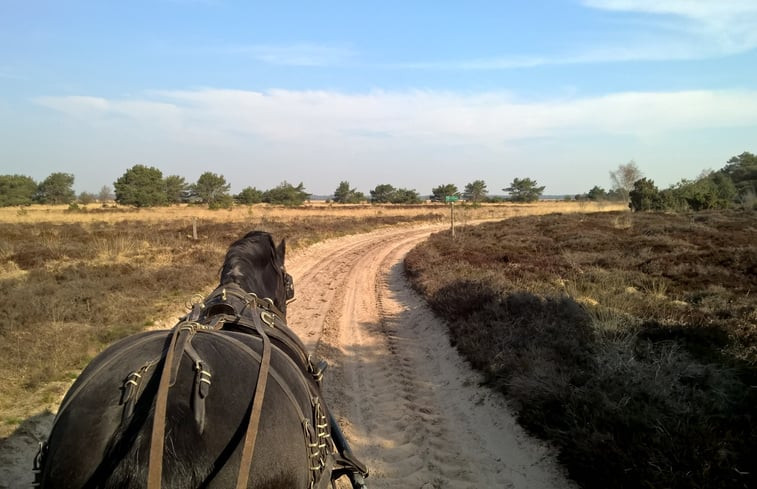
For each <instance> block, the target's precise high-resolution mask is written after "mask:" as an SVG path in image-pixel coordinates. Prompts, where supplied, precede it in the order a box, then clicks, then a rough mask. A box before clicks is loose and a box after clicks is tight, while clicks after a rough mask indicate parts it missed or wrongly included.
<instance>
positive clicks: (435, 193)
mask: <svg viewBox="0 0 757 489" xmlns="http://www.w3.org/2000/svg"><path fill="white" fill-rule="evenodd" d="M453 195H457V196H458V197H459V196H460V192H459V191H458V190H457V185H454V184H451V183H448V184H446V185H439V186H438V187H435V188H432V189H431V200H432V201H434V202H444V201H445V198H446V197H447V196H450V197H451V196H453Z"/></svg>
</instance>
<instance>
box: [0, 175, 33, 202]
mask: <svg viewBox="0 0 757 489" xmlns="http://www.w3.org/2000/svg"><path fill="white" fill-rule="evenodd" d="M36 193H37V183H36V182H35V181H34V180H33V179H32V177H27V176H26V175H0V207H7V206H11V205H29V204H31V203H32V202H33V201H34V196H35V195H36Z"/></svg>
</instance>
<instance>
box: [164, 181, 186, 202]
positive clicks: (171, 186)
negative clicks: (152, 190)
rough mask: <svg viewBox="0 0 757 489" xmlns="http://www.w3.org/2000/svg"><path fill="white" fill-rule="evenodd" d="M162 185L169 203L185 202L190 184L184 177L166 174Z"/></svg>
mask: <svg viewBox="0 0 757 489" xmlns="http://www.w3.org/2000/svg"><path fill="white" fill-rule="evenodd" d="M163 187H164V188H165V191H166V202H168V203H169V204H178V203H180V202H186V201H187V200H189V197H190V196H191V192H192V186H191V185H190V184H188V183H187V181H186V180H185V179H184V177H180V176H178V175H168V176H167V177H166V178H164V179H163Z"/></svg>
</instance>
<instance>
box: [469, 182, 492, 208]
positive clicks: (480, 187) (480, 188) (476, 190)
mask: <svg viewBox="0 0 757 489" xmlns="http://www.w3.org/2000/svg"><path fill="white" fill-rule="evenodd" d="M487 193H489V191H488V190H486V183H485V182H484V181H483V180H474V181H472V182H470V183H468V184H466V185H465V191H464V192H463V197H465V200H468V201H470V202H473V203H479V202H483V201H484V200H485V199H486V194H487Z"/></svg>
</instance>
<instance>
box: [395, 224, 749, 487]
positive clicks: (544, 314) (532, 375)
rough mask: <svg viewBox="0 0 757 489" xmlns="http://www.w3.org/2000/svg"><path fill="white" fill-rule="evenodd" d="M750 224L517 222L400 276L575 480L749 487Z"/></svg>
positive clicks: (479, 231) (410, 264)
mask: <svg viewBox="0 0 757 489" xmlns="http://www.w3.org/2000/svg"><path fill="white" fill-rule="evenodd" d="M621 217H622V219H621ZM754 218H755V215H754V214H753V213H738V212H706V213H699V214H696V217H694V215H668V214H633V215H632V216H630V218H629V215H628V214H623V215H622V216H621V215H620V214H613V213H611V214H608V213H603V214H591V215H579V216H568V215H553V216H542V217H524V218H514V219H510V220H506V221H501V222H499V223H491V224H484V225H481V226H477V227H475V228H467V229H464V230H462V232H459V233H458V237H457V238H456V239H454V240H453V239H452V238H451V236H450V235H449V233H438V234H436V235H434V236H432V238H431V239H430V240H429V241H428V242H426V243H424V244H422V245H420V246H419V247H417V248H416V249H414V250H413V251H411V253H410V254H409V255H408V256H407V258H406V269H407V274H408V277H409V278H410V280H411V283H413V285H414V286H415V287H416V289H417V290H418V291H419V292H420V293H421V294H423V295H424V297H426V298H427V300H428V302H429V304H430V305H431V307H432V308H433V309H434V310H435V311H436V312H437V314H439V315H440V316H441V317H443V318H445V319H446V320H447V322H448V324H449V330H450V337H451V341H452V342H453V343H454V344H455V345H456V346H457V348H458V349H459V350H460V352H461V353H462V354H463V355H464V356H465V357H466V358H467V359H468V360H469V361H470V362H471V364H472V365H473V366H474V367H475V368H477V369H480V370H482V371H483V372H484V373H485V374H486V379H487V383H488V384H489V385H490V386H491V387H493V388H495V389H498V390H500V391H501V392H503V393H504V394H505V395H506V396H507V397H508V398H509V399H510V401H511V404H512V405H513V407H514V408H515V409H516V411H517V414H518V419H519V421H520V422H521V423H522V424H523V425H524V426H525V427H526V428H527V429H529V430H530V431H531V432H532V433H534V434H536V435H538V436H540V437H542V438H544V439H545V440H549V441H550V442H551V443H553V444H555V445H556V446H557V447H558V448H559V449H560V460H561V461H562V462H563V463H564V464H565V466H566V468H567V469H568V471H569V473H570V475H571V477H573V478H574V479H575V480H576V481H578V482H579V484H580V485H581V486H582V487H586V488H603V489H604V488H607V487H618V488H638V487H670V488H705V487H719V488H721V487H722V488H743V487H754V486H755V484H757V478H755V474H754V471H753V470H752V469H751V467H752V466H753V457H754V453H757V424H756V423H755V407H754V406H757V390H756V389H755V388H754V386H755V385H757V313H756V312H755V311H756V310H757V309H756V308H755V302H754V299H753V298H752V297H751V296H752V295H753V294H752V291H754V290H755V287H757V274H755V273H754V272H753V271H754V270H755V269H754V267H755V265H757V243H755V242H754V239H753V237H754V231H755V224H754V223H755V222H756V221H755V219H754ZM621 221H622V222H623V225H622V226H620V225H618V223H619V222H621ZM715 283H716V284H717V286H715Z"/></svg>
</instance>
